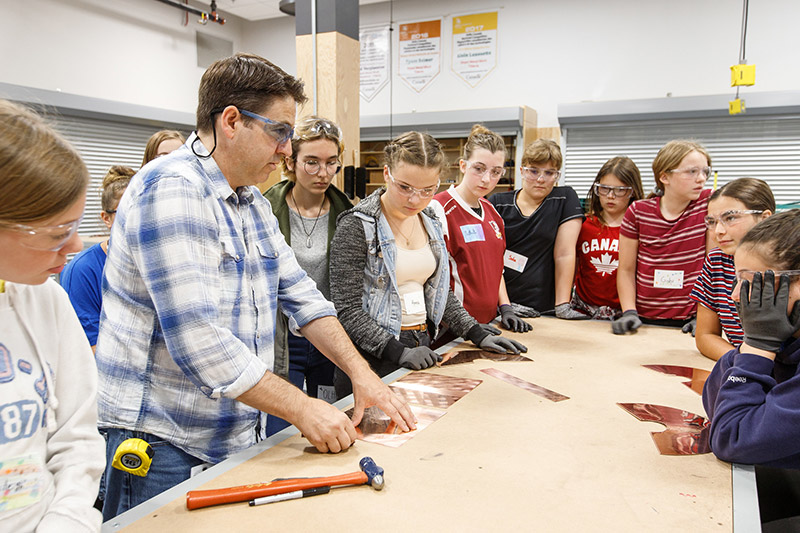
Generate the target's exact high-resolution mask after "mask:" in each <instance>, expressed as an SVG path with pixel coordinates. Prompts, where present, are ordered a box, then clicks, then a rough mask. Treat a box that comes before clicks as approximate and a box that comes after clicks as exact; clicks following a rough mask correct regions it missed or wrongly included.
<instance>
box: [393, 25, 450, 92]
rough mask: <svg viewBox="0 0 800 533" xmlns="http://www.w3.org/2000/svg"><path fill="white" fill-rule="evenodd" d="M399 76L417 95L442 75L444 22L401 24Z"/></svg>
mask: <svg viewBox="0 0 800 533" xmlns="http://www.w3.org/2000/svg"><path fill="white" fill-rule="evenodd" d="M398 39H399V46H398V52H397V54H398V58H397V60H398V66H397V73H398V75H399V76H400V78H401V79H402V80H403V81H404V82H406V83H407V84H408V86H409V87H411V88H412V89H414V90H415V91H417V92H422V90H423V89H424V88H425V87H427V86H428V84H430V82H431V81H433V78H435V77H436V76H437V75H438V74H439V69H440V63H441V52H442V21H441V20H428V21H424V22H409V23H405V24H400V32H399V36H398Z"/></svg>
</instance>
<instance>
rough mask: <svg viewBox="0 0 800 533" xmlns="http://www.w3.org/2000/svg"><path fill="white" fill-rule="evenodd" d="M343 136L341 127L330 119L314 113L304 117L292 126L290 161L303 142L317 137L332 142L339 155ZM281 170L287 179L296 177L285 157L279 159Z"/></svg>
mask: <svg viewBox="0 0 800 533" xmlns="http://www.w3.org/2000/svg"><path fill="white" fill-rule="evenodd" d="M343 137H344V136H343V135H342V129H341V128H340V127H339V126H338V125H336V123H335V122H333V121H332V120H328V119H327V118H322V117H317V116H314V115H312V116H309V117H306V118H304V119H302V120H301V121H300V122H299V123H298V124H296V125H295V127H294V137H292V161H295V162H297V154H298V153H299V152H300V147H301V146H303V144H305V143H307V142H313V141H317V140H319V139H327V140H329V141H331V142H333V144H335V145H336V148H337V149H338V150H339V154H338V155H339V156H341V155H342V152H344V139H343ZM295 168H297V167H295ZM281 172H282V173H283V175H284V176H286V178H287V179H289V181H295V180H296V179H297V175H296V174H295V172H294V170H290V169H289V167H288V166H287V165H286V159H285V158H284V159H282V160H281Z"/></svg>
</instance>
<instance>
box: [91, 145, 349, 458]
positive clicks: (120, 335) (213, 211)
mask: <svg viewBox="0 0 800 533" xmlns="http://www.w3.org/2000/svg"><path fill="white" fill-rule="evenodd" d="M195 138H196V136H195V135H192V136H191V137H190V138H189V139H188V140H187V142H186V144H185V145H184V146H183V147H181V148H180V149H178V150H176V151H175V152H173V153H172V154H170V155H168V156H164V157H161V158H159V159H157V160H156V161H153V162H152V163H150V164H148V165H147V166H145V167H144V168H143V169H142V170H140V171H139V172H138V173H137V174H136V176H134V178H133V179H132V180H131V183H130V185H129V186H128V189H127V191H126V192H125V194H124V196H123V198H122V201H121V202H120V204H119V208H118V211H117V217H116V220H115V222H114V226H113V228H112V232H111V242H110V245H109V252H108V260H107V262H106V267H105V271H104V279H103V311H102V313H101V317H100V334H99V338H98V343H97V366H98V370H99V376H100V380H99V393H98V408H99V425H100V427H114V428H125V429H131V430H135V431H144V432H147V433H152V434H154V435H158V436H159V437H162V438H164V439H165V440H167V441H168V442H170V443H171V444H173V445H175V446H177V447H178V448H180V449H182V450H184V451H186V452H187V453H189V454H191V455H193V456H195V457H198V458H200V459H202V460H204V461H208V462H212V463H216V462H219V461H221V460H223V459H225V458H226V457H228V456H229V455H231V454H232V453H235V452H238V451H240V450H242V449H245V448H247V447H248V446H250V445H252V444H253V443H254V442H255V441H256V425H257V422H258V420H259V411H258V410H256V409H254V408H252V407H248V406H247V405H245V404H243V403H241V402H238V401H236V400H235V399H234V398H236V397H238V396H239V395H241V394H242V393H243V392H246V391H247V390H249V389H250V388H252V387H253V386H254V385H255V384H256V383H258V381H259V380H260V379H261V378H262V377H263V375H264V374H265V372H267V371H270V370H271V369H272V368H273V363H274V350H273V348H274V335H275V318H276V314H277V313H278V312H279V310H280V311H282V312H284V313H285V314H286V315H287V316H288V317H289V327H290V329H291V330H292V331H293V332H294V333H297V330H298V328H300V327H302V326H304V325H305V324H307V323H308V322H310V321H312V320H314V319H316V318H320V317H323V316H335V314H336V311H335V309H334V307H333V305H332V304H331V303H330V302H328V301H327V300H325V299H324V297H323V296H322V294H321V293H320V292H319V291H318V290H317V288H316V285H315V284H314V282H313V280H311V278H309V277H308V276H307V275H306V273H305V272H304V271H303V270H302V269H301V268H300V267H299V266H298V264H297V261H296V260H295V257H294V254H293V253H292V250H291V248H289V246H288V245H287V244H286V241H285V240H284V238H283V235H282V234H281V232H280V231H279V229H278V223H277V220H276V219H275V217H274V216H273V214H272V210H271V208H270V204H269V202H268V201H267V200H266V199H265V198H264V197H263V196H262V195H261V194H260V193H259V191H258V189H256V188H255V187H240V188H238V189H237V190H235V191H234V190H233V189H232V188H231V186H230V185H229V184H228V181H227V180H226V179H225V176H224V175H223V174H222V172H221V171H220V169H219V167H218V166H217V164H216V162H215V161H214V160H213V159H212V158H208V159H203V158H199V157H197V156H196V155H194V154H193V153H192V151H191V149H190V147H191V143H192V142H193V141H194V140H195ZM194 146H195V150H198V152H199V153H201V154H203V155H205V154H207V153H208V151H207V150H206V149H205V147H204V146H203V145H202V143H201V142H199V140H198V142H196V143H195V144H194Z"/></svg>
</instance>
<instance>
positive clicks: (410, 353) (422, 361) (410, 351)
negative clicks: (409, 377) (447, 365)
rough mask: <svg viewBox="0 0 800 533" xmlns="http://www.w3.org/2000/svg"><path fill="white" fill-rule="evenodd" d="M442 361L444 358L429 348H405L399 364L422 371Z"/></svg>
mask: <svg viewBox="0 0 800 533" xmlns="http://www.w3.org/2000/svg"><path fill="white" fill-rule="evenodd" d="M441 360H442V356H441V355H439V354H438V353H436V352H434V351H433V350H431V349H430V348H429V347H427V346H417V347H416V348H404V349H403V353H402V354H400V360H399V361H398V364H399V365H400V366H402V367H405V368H410V369H412V370H422V369H423V368H429V367H432V366H433V365H435V364H436V363H437V362H439V361H441Z"/></svg>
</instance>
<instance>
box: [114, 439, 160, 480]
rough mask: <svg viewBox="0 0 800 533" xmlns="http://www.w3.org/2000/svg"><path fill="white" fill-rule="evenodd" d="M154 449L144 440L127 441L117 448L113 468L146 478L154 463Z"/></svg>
mask: <svg viewBox="0 0 800 533" xmlns="http://www.w3.org/2000/svg"><path fill="white" fill-rule="evenodd" d="M153 454H154V452H153V447H152V446H150V445H149V444H148V443H147V442H146V441H144V440H142V439H126V440H124V441H122V443H121V444H120V445H119V446H117V451H116V452H114V460H113V461H112V462H111V466H113V467H114V468H116V469H117V470H122V471H123V472H128V473H129V474H133V475H134V476H141V477H144V476H146V475H147V472H148V471H149V470H150V464H151V463H152V462H153Z"/></svg>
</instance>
